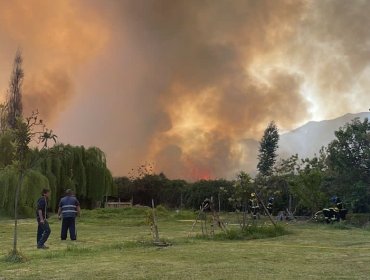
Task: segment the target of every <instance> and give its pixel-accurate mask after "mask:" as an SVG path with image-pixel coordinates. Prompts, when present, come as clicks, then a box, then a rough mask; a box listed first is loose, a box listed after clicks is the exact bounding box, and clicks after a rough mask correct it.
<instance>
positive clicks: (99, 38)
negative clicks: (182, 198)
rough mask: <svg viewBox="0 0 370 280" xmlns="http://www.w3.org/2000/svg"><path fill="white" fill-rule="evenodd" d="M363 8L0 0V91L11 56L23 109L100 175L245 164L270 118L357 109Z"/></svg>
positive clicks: (280, 120)
mask: <svg viewBox="0 0 370 280" xmlns="http://www.w3.org/2000/svg"><path fill="white" fill-rule="evenodd" d="M369 11H370V2H368V1H361V0H356V1H344V0H342V1H329V0H326V1H290V0H287V1H284V0H280V1H272V0H266V1H263V0H260V1H254V0H250V1H248V0H240V1H239V0H235V1H223V0H219V1H211V0H203V1H191V0H190V1H185V0H176V1H171V0H155V1H154V0H148V1H102V0H93V1H87V0H80V1H53V2H50V1H46V0H44V1H42V0H40V1H38V0H32V1H11V2H10V1H5V0H0V22H1V25H0V93H1V95H2V96H4V94H5V92H6V88H7V84H8V80H9V76H10V71H11V66H12V60H13V57H14V54H15V52H16V49H17V48H18V47H20V48H21V49H22V52H23V56H24V70H25V79H24V90H23V92H24V98H23V100H24V108H25V111H26V113H27V112H30V111H32V110H34V109H38V110H39V112H40V114H41V115H42V116H43V118H44V119H45V121H46V122H47V123H48V124H49V126H50V127H52V128H54V130H55V132H56V134H57V135H58V137H59V140H60V141H61V142H63V143H71V144H74V145H86V146H90V145H94V146H98V147H100V148H101V149H102V150H103V151H104V152H105V153H106V155H107V161H108V165H109V167H110V169H111V170H112V172H113V174H114V175H116V176H118V175H127V174H128V172H129V171H130V170H131V169H132V168H134V169H135V168H136V167H137V166H139V165H141V164H143V163H144V162H152V163H154V166H155V171H156V172H164V173H165V174H166V175H167V176H169V177H170V178H184V179H199V178H221V177H224V178H231V177H233V176H234V175H235V174H236V172H238V171H240V170H246V171H248V172H253V170H255V163H256V158H255V154H256V151H251V149H252V148H255V147H252V146H251V145H248V143H249V139H255V140H259V139H260V137H261V135H262V133H263V130H264V129H265V128H266V126H267V125H268V123H269V122H270V121H272V120H274V121H275V122H276V123H277V125H278V127H279V128H280V130H281V131H287V130H290V129H292V128H295V127H297V126H298V125H300V124H302V123H304V122H306V121H309V120H321V119H328V118H334V117H337V116H340V115H342V114H345V113H348V112H360V111H366V110H368V107H369V103H370V95H369V94H368V93H367V92H366V89H367V88H368V87H369V85H370V68H369V63H370V44H369V42H370V29H368V26H369V24H370V18H369V17H368V12H369Z"/></svg>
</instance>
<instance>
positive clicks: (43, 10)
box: [0, 0, 108, 121]
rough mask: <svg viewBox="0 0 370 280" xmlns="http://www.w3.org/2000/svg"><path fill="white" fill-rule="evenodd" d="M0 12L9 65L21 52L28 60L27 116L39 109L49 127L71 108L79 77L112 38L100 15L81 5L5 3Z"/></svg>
mask: <svg viewBox="0 0 370 280" xmlns="http://www.w3.org/2000/svg"><path fill="white" fill-rule="evenodd" d="M0 7H1V9H0V22H1V26H0V37H1V38H2V40H4V41H6V42H7V44H5V45H3V46H0V51H1V52H3V53H6V54H7V63H8V64H9V65H11V63H12V58H13V56H14V53H15V51H16V49H17V48H18V47H20V48H21V50H22V52H23V56H24V69H25V80H24V97H23V98H24V99H23V100H24V107H25V114H28V113H29V112H30V111H32V110H36V109H38V110H39V112H40V113H41V116H42V117H43V118H46V119H47V120H49V121H50V120H52V119H53V118H56V117H57V116H58V114H59V112H60V111H62V110H63V109H65V107H66V106H67V104H68V102H69V101H70V99H71V98H72V96H73V94H74V83H75V82H76V80H77V79H76V77H78V75H79V71H82V70H83V66H84V63H86V62H88V61H89V60H91V59H92V58H93V57H94V56H96V55H97V53H98V52H99V51H100V50H101V49H102V47H103V46H104V44H105V42H106V41H107V38H108V32H107V30H106V29H105V28H104V26H103V24H102V22H99V19H98V18H97V17H96V11H93V10H91V9H88V7H82V6H80V5H79V4H78V2H76V1H43V0H32V1H21V0H19V1H6V0H0ZM2 60H4V58H2ZM9 73H10V71H9ZM2 74H4V75H5V74H7V73H2Z"/></svg>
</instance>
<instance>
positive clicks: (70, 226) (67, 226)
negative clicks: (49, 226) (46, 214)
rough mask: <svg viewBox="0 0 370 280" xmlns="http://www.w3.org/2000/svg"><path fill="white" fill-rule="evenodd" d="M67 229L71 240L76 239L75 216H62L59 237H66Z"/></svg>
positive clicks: (63, 238) (64, 238)
mask: <svg viewBox="0 0 370 280" xmlns="http://www.w3.org/2000/svg"><path fill="white" fill-rule="evenodd" d="M68 230H69V236H70V237H71V240H76V237H77V236H76V218H75V217H68V218H63V220H62V231H61V235H60V238H61V239H62V240H66V239H67V232H68Z"/></svg>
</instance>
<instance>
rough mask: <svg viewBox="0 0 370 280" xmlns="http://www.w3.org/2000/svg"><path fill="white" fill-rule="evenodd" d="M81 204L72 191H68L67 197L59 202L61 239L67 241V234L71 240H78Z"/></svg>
mask: <svg viewBox="0 0 370 280" xmlns="http://www.w3.org/2000/svg"><path fill="white" fill-rule="evenodd" d="M80 211H81V209H80V202H78V200H77V198H76V197H75V196H74V195H73V192H72V190H71V189H68V190H66V195H65V196H64V197H63V198H62V199H61V200H60V202H59V209H58V218H59V220H60V219H62V230H61V233H60V238H61V239H62V240H66V239H67V232H68V230H69V236H70V238H71V240H76V238H77V236H76V216H77V215H78V216H80Z"/></svg>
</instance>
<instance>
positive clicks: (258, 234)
mask: <svg viewBox="0 0 370 280" xmlns="http://www.w3.org/2000/svg"><path fill="white" fill-rule="evenodd" d="M288 233H289V231H287V230H286V229H285V228H284V227H283V226H282V225H276V226H273V225H268V226H267V225H263V226H256V225H250V226H247V227H246V228H244V229H229V230H227V231H226V232H221V233H218V234H216V235H215V236H214V239H216V240H250V239H264V238H273V237H278V236H282V235H285V234H288Z"/></svg>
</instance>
